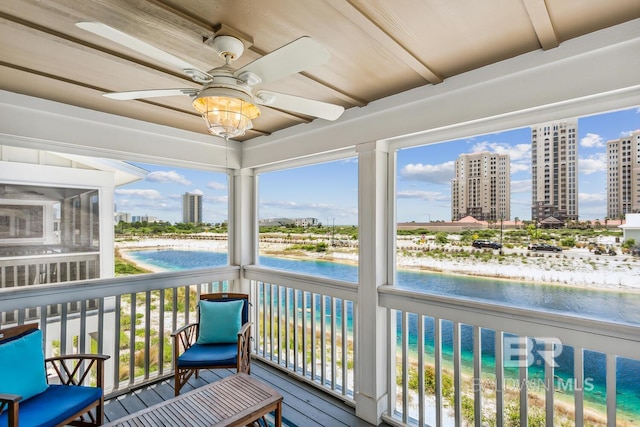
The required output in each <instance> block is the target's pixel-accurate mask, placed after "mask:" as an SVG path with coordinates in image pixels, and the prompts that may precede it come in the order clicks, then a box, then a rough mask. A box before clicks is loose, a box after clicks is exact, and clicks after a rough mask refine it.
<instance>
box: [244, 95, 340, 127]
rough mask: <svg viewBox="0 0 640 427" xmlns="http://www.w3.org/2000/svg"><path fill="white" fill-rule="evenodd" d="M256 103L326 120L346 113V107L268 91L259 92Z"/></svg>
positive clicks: (334, 118)
mask: <svg viewBox="0 0 640 427" xmlns="http://www.w3.org/2000/svg"><path fill="white" fill-rule="evenodd" d="M256 101H257V102H258V104H261V105H266V106H268V107H274V108H280V109H282V110H287V111H291V112H296V113H302V114H306V115H308V116H315V117H319V118H321V119H325V120H336V119H337V118H338V117H340V116H341V115H342V113H343V112H344V107H342V106H340V105H335V104H329V103H328V102H322V101H315V100H313V99H307V98H301V97H299V96H293V95H287V94H284V93H278V92H271V91H267V90H260V91H258V92H257V93H256Z"/></svg>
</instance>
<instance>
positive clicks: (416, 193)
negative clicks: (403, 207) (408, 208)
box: [397, 190, 451, 201]
mask: <svg viewBox="0 0 640 427" xmlns="http://www.w3.org/2000/svg"><path fill="white" fill-rule="evenodd" d="M397 197H398V198H399V199H421V200H429V201H443V200H449V199H450V198H451V196H450V195H445V194H442V193H440V192H438V191H420V190H404V191H398V194H397Z"/></svg>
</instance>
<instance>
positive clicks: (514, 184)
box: [511, 179, 531, 194]
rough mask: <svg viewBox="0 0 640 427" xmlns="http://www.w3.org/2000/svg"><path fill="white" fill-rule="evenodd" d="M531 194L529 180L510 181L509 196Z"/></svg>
mask: <svg viewBox="0 0 640 427" xmlns="http://www.w3.org/2000/svg"><path fill="white" fill-rule="evenodd" d="M528 192H531V180H530V179H523V180H521V181H515V180H514V181H511V194H513V193H528Z"/></svg>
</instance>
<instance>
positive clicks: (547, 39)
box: [523, 0, 560, 50]
mask: <svg viewBox="0 0 640 427" xmlns="http://www.w3.org/2000/svg"><path fill="white" fill-rule="evenodd" d="M523 2H524V7H525V8H526V9H527V14H528V15H529V19H530V20H531V24H532V25H533V30H534V31H535V32H536V36H537V37H538V41H539V42H540V46H541V47H542V49H544V50H548V49H553V48H555V47H558V46H559V45H560V40H558V36H557V34H556V31H555V29H554V28H553V24H552V22H551V17H550V16H549V10H547V5H546V4H545V2H544V0H523Z"/></svg>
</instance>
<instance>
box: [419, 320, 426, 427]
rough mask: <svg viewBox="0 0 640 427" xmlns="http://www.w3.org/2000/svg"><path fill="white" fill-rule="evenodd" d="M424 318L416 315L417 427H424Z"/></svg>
mask: <svg viewBox="0 0 640 427" xmlns="http://www.w3.org/2000/svg"><path fill="white" fill-rule="evenodd" d="M424 397H425V396H424V316H422V315H421V314H419V315H418V425H419V426H420V427H423V426H424Z"/></svg>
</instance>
